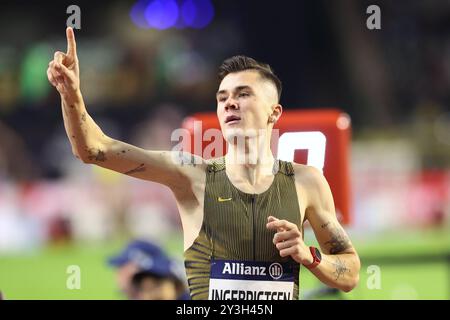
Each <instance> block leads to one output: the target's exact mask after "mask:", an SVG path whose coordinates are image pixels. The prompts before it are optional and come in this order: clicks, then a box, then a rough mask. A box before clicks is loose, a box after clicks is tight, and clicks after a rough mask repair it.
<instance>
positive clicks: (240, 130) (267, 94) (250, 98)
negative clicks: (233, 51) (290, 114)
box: [217, 70, 281, 141]
mask: <svg viewBox="0 0 450 320" xmlns="http://www.w3.org/2000/svg"><path fill="white" fill-rule="evenodd" d="M280 115H281V106H280V105H279V104H278V96H277V91H276V87H275V85H274V84H273V83H272V82H270V81H268V80H266V79H263V78H262V77H261V76H260V74H259V72H258V71H255V70H246V71H241V72H235V73H230V74H228V75H227V76H226V77H225V78H224V79H223V80H222V82H221V83H220V86H219V90H218V91H217V117H218V118H219V122H220V127H221V129H222V133H223V136H224V137H225V139H226V140H227V141H229V138H230V137H233V136H237V135H245V136H252V135H253V134H254V133H258V132H259V130H260V129H263V130H267V129H268V128H269V127H271V126H273V123H274V122H272V121H271V120H276V119H277V118H278V117H279V116H280Z"/></svg>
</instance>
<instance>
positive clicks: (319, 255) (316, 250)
mask: <svg viewBox="0 0 450 320" xmlns="http://www.w3.org/2000/svg"><path fill="white" fill-rule="evenodd" d="M314 252H315V254H316V257H317V259H318V260H319V261H321V260H322V254H321V253H320V251H319V249H317V248H315V250H314Z"/></svg>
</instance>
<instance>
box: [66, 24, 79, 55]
mask: <svg viewBox="0 0 450 320" xmlns="http://www.w3.org/2000/svg"><path fill="white" fill-rule="evenodd" d="M66 36H67V55H68V56H70V57H72V58H75V57H76V55H77V44H76V42H75V34H74V32H73V29H72V28H71V27H67V29H66Z"/></svg>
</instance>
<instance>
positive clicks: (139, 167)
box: [124, 163, 145, 174]
mask: <svg viewBox="0 0 450 320" xmlns="http://www.w3.org/2000/svg"><path fill="white" fill-rule="evenodd" d="M142 171H145V166H144V164H143V163H141V164H140V165H139V166H138V167H137V168H134V169H132V170H130V171H127V172H124V174H133V173H136V172H142Z"/></svg>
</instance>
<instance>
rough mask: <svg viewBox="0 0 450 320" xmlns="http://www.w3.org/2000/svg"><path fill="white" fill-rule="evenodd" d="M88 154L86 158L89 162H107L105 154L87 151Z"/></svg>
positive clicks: (100, 151) (94, 150)
mask: <svg viewBox="0 0 450 320" xmlns="http://www.w3.org/2000/svg"><path fill="white" fill-rule="evenodd" d="M88 153H89V156H88V159H89V160H95V161H100V162H104V161H106V160H107V159H106V156H105V153H104V152H103V151H102V150H99V149H97V150H96V149H89V150H88Z"/></svg>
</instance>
